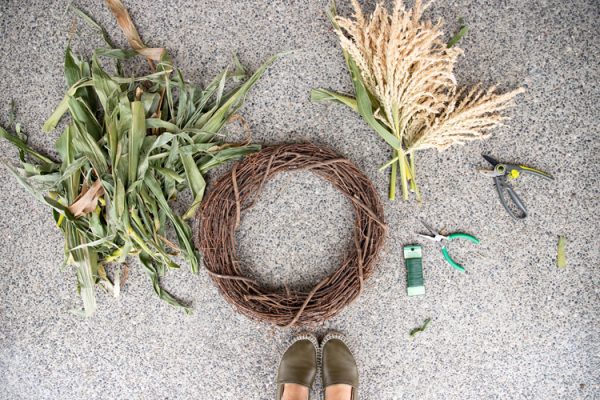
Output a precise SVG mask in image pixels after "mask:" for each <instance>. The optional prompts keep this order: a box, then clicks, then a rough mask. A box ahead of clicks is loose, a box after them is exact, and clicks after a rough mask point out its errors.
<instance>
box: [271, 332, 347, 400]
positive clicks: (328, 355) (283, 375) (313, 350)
mask: <svg viewBox="0 0 600 400" xmlns="http://www.w3.org/2000/svg"><path fill="white" fill-rule="evenodd" d="M319 369H320V370H321V379H322V381H323V388H327V387H328V386H331V385H338V384H345V385H350V386H352V395H351V397H350V399H351V400H358V368H357V367H356V361H354V356H353V355H352V353H351V352H350V349H348V346H346V344H345V343H344V337H343V336H342V335H340V334H339V333H336V332H331V333H328V334H327V335H325V337H324V338H323V341H322V342H321V346H320V347H319V342H318V341H317V338H316V337H314V336H313V335H311V334H303V335H301V336H298V337H297V338H296V340H295V341H294V343H292V344H291V345H290V347H288V349H287V350H286V351H285V353H284V354H283V356H282V357H281V362H280V363H279V370H278V372H277V397H276V400H281V399H282V397H283V392H284V385H285V384H297V385H301V386H306V387H307V388H308V393H309V396H308V397H309V398H310V389H311V387H312V385H313V383H314V381H315V378H316V376H317V374H318V371H319Z"/></svg>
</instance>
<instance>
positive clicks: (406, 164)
mask: <svg viewBox="0 0 600 400" xmlns="http://www.w3.org/2000/svg"><path fill="white" fill-rule="evenodd" d="M351 1H352V5H353V7H354V15H353V17H352V18H345V17H341V16H338V15H336V11H335V5H333V6H332V9H331V10H330V14H329V15H330V19H331V22H332V24H333V27H334V30H335V32H336V34H337V36H338V38H339V41H340V45H341V47H342V50H343V53H344V57H345V59H346V62H347V64H348V68H349V69H350V72H351V74H352V81H353V84H354V89H355V95H356V98H352V97H350V96H347V95H343V94H339V93H335V92H332V91H329V90H326V89H315V90H313V91H312V94H311V98H312V99H313V100H314V101H335V102H339V103H342V104H345V105H347V106H349V107H351V108H352V109H353V110H355V111H357V112H358V113H359V114H360V115H361V116H362V117H363V118H364V119H365V121H366V122H367V123H368V124H369V126H371V127H372V128H373V129H374V130H375V131H376V132H377V133H378V134H379V135H380V136H381V137H382V138H383V139H384V140H385V141H386V142H387V143H388V144H389V145H390V146H391V147H392V149H393V150H392V151H393V155H392V158H391V160H390V161H389V162H387V163H386V164H384V165H383V166H382V167H381V169H382V170H383V169H385V168H387V167H391V179H390V192H389V197H390V199H391V200H393V199H394V198H395V193H396V181H397V174H398V170H399V172H400V182H401V185H402V193H403V198H404V199H405V200H406V199H408V193H409V190H410V191H411V192H415V193H416V196H417V198H418V199H419V200H420V193H419V190H418V186H417V181H416V168H415V152H416V151H418V150H423V149H427V148H436V149H438V150H440V151H441V150H444V149H446V148H448V147H449V146H451V145H453V144H463V143H464V142H466V141H470V140H479V139H484V138H486V137H488V136H489V133H488V131H489V130H490V129H492V128H494V127H496V126H498V125H499V124H500V123H501V122H502V120H504V119H506V117H505V116H503V115H502V113H501V112H502V111H503V110H505V109H506V108H508V107H509V106H511V105H512V101H511V100H512V99H513V97H514V96H515V95H517V94H518V93H521V92H523V89H516V90H513V91H511V92H509V93H506V94H502V95H500V94H496V93H495V89H494V88H493V87H492V88H490V89H488V90H481V89H480V88H479V86H476V87H475V88H473V89H471V90H466V89H464V88H458V86H457V82H456V77H455V76H454V72H453V70H454V66H455V64H456V61H457V59H458V57H459V56H460V55H462V54H463V51H462V50H461V49H460V48H458V47H456V46H454V44H455V43H452V45H451V46H450V45H449V44H448V42H447V41H446V40H445V39H444V33H443V31H442V21H441V20H439V21H438V22H437V23H435V24H434V23H432V22H431V21H423V20H422V16H423V11H424V10H425V9H426V8H427V5H425V6H423V5H422V3H421V0H416V1H415V4H414V7H413V8H412V9H406V8H405V6H404V2H403V0H396V1H395V3H394V7H393V10H392V12H391V13H390V12H389V11H388V9H387V8H386V6H385V5H384V4H382V3H378V4H377V5H376V7H375V11H374V12H373V14H372V15H371V16H369V17H368V18H367V17H366V16H365V15H364V13H363V11H362V8H361V6H360V4H359V3H358V1H357V0H351ZM459 39H460V37H459ZM459 39H453V41H457V40H459Z"/></svg>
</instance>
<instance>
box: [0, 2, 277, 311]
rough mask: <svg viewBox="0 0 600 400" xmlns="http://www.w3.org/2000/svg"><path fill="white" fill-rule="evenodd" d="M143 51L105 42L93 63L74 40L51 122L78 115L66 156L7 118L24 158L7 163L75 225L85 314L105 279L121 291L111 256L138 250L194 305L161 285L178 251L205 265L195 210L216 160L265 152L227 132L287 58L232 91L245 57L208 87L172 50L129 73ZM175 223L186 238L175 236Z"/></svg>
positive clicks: (154, 276)
mask: <svg viewBox="0 0 600 400" xmlns="http://www.w3.org/2000/svg"><path fill="white" fill-rule="evenodd" d="M84 15H85V14H84ZM88 18H89V17H88ZM90 21H92V22H93V20H91V19H90ZM90 21H88V23H92V22H90ZM102 32H104V33H105V31H104V30H102ZM104 36H105V35H104ZM107 43H109V46H110V45H111V43H110V42H109V41H108V40H107ZM135 55H136V52H134V51H130V50H121V49H115V48H109V49H98V50H96V51H95V53H94V56H93V57H92V59H91V61H84V60H80V59H79V58H78V57H76V56H75V55H74V54H73V53H72V51H71V49H70V48H67V50H66V54H65V77H66V81H67V85H68V87H69V89H68V90H67V93H66V94H65V97H64V99H63V100H62V101H61V103H60V104H59V105H58V107H57V108H56V110H55V111H54V113H53V114H52V115H51V116H50V118H49V119H48V120H47V121H46V123H45V124H44V127H43V128H44V131H51V130H53V129H55V127H56V126H57V124H58V123H59V121H60V120H61V119H62V117H63V115H64V114H67V113H68V114H69V116H70V120H69V122H68V124H67V126H66V128H65V129H64V132H63V133H62V135H61V136H60V137H59V138H58V140H57V141H56V150H57V152H58V154H59V156H60V161H54V160H52V159H51V158H50V157H48V156H45V155H43V154H41V153H38V152H37V151H35V150H33V149H32V148H30V147H29V146H28V145H27V144H26V143H25V141H24V140H23V139H22V138H21V135H20V134H19V132H17V134H10V133H8V132H7V131H6V130H5V129H2V128H0V137H2V138H4V139H6V140H7V141H9V142H11V143H12V144H13V145H14V146H15V147H16V148H18V149H19V151H20V154H21V157H20V162H19V163H18V165H10V164H9V165H7V166H8V168H9V169H10V171H11V172H12V173H13V174H14V176H15V177H16V178H17V179H18V180H19V182H20V183H21V184H22V185H23V186H24V187H25V188H26V189H27V190H28V191H29V192H30V193H32V194H33V195H34V196H35V197H36V198H37V199H38V200H40V201H41V202H43V203H44V204H46V205H47V206H48V207H49V208H50V209H51V210H52V215H53V217H54V220H55V222H56V225H57V227H58V228H59V229H60V230H61V231H62V232H63V233H64V235H65V261H66V263H67V264H69V265H72V266H74V267H75V271H76V274H77V281H78V291H79V293H80V294H81V297H82V300H83V310H80V311H77V313H80V314H81V315H84V316H90V315H92V314H93V313H94V311H95V310H96V299H95V294H94V293H95V286H96V285H97V284H102V287H103V288H113V289H114V290H115V291H118V290H119V287H120V286H121V282H120V280H119V279H120V278H118V275H117V274H115V275H116V276H115V278H114V280H113V282H111V281H109V278H108V277H107V275H106V272H105V266H106V265H107V264H109V263H121V264H123V265H125V266H126V265H127V264H125V263H126V260H127V258H128V257H138V258H139V260H140V261H141V265H143V267H144V268H145V270H146V272H147V273H148V276H149V277H150V279H151V281H152V285H153V288H154V290H155V292H156V293H157V294H158V296H159V297H160V298H161V299H162V300H164V301H166V302H167V303H169V304H172V305H174V306H177V307H181V308H183V309H184V310H185V311H186V312H188V311H189V310H190V308H189V306H188V305H186V304H184V303H182V302H181V301H179V300H177V299H176V298H175V297H173V296H172V295H171V294H169V293H168V292H167V291H165V290H164V289H162V287H161V286H160V284H159V281H160V277H161V276H163V275H164V274H165V272H166V271H167V270H169V269H173V268H179V265H178V264H177V263H176V262H175V261H174V257H176V256H178V257H181V258H182V259H184V260H185V261H186V262H187V263H188V264H189V266H190V268H191V271H192V272H193V273H197V272H198V265H199V254H198V252H197V250H196V249H195V247H194V244H193V240H192V231H191V228H190V226H189V225H188V223H187V222H185V219H187V218H190V217H192V216H193V215H194V214H195V212H196V210H197V208H198V206H199V204H200V202H201V200H202V196H203V194H204V189H205V186H206V184H205V181H204V178H203V176H204V174H205V173H206V172H207V171H208V170H210V169H212V168H214V167H216V166H218V165H220V164H222V163H224V162H227V161H230V160H235V159H239V158H241V157H243V156H244V155H246V154H249V153H252V152H255V151H257V150H259V148H260V147H259V146H258V145H253V144H247V143H242V144H224V143H223V135H222V134H221V131H222V128H223V126H224V125H225V124H226V123H227V121H228V120H229V119H230V118H231V117H232V116H233V115H234V114H235V113H236V112H237V110H238V109H239V108H240V107H241V105H242V103H243V101H244V97H245V95H246V94H247V93H248V91H249V90H250V88H251V87H252V86H253V85H254V83H255V82H256V81H257V80H258V78H259V77H260V76H261V75H262V74H263V73H264V72H265V70H266V69H267V68H268V67H269V66H270V65H271V64H272V63H273V62H274V61H275V59H276V58H277V56H274V57H271V58H270V59H269V60H267V61H266V62H265V63H264V64H263V65H262V66H261V67H260V68H259V69H258V70H257V71H256V72H255V73H254V74H253V75H252V76H250V77H249V78H248V79H247V80H246V81H245V82H243V83H242V84H240V85H238V86H237V87H235V88H234V89H232V90H229V91H226V90H225V88H226V87H230V86H231V84H230V82H232V81H235V82H237V81H239V80H240V79H243V77H244V74H245V73H244V71H243V70H242V69H241V66H240V64H239V62H238V61H237V60H235V63H234V64H235V69H234V70H225V71H223V72H222V73H220V74H219V75H218V76H217V77H216V78H215V79H214V80H213V81H212V82H211V83H209V84H208V85H207V86H206V87H205V88H200V87H197V86H194V85H192V84H190V83H189V82H186V81H185V80H184V78H183V76H182V74H181V72H180V71H178V70H176V69H174V67H173V64H172V61H171V59H170V57H169V55H168V54H167V53H166V51H163V52H162V56H161V57H160V61H158V62H157V64H156V66H155V72H153V73H151V74H149V75H146V76H139V77H125V76H123V75H122V74H119V71H121V65H120V62H121V61H123V60H125V59H129V58H131V57H133V56H135ZM100 57H110V58H112V59H116V62H117V65H116V71H117V73H116V74H114V75H111V73H109V72H107V71H106V70H105V69H104V68H103V67H102V66H101V64H100V62H99V58H100ZM25 156H27V157H25ZM98 182H99V183H98ZM94 184H95V186H94ZM185 189H190V190H191V192H192V195H193V202H192V204H191V206H190V207H189V209H188V211H187V212H186V213H185V214H184V215H183V216H180V215H177V214H176V213H175V212H174V211H173V210H172V209H171V207H170V205H169V202H170V201H172V200H174V199H175V198H176V197H177V195H178V194H179V193H180V192H181V191H183V190H185ZM88 190H89V191H91V190H94V191H93V192H87V191H88ZM86 192H87V194H86ZM171 229H172V231H174V232H175V234H176V237H177V243H173V242H172V241H170V240H168V239H167V231H171ZM114 294H115V296H116V295H118V292H115V293H114Z"/></svg>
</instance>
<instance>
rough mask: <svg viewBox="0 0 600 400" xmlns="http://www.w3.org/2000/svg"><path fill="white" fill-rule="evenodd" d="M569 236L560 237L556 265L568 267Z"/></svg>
mask: <svg viewBox="0 0 600 400" xmlns="http://www.w3.org/2000/svg"><path fill="white" fill-rule="evenodd" d="M566 247H567V238H566V237H565V236H560V237H559V238H558V254H557V255H556V266H557V267H558V268H562V269H564V268H566V267H567V254H566V250H567V249H566Z"/></svg>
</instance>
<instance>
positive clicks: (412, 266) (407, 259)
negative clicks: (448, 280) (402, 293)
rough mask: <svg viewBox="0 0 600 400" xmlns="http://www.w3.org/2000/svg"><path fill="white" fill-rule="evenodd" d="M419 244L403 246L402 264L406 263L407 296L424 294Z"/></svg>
mask: <svg viewBox="0 0 600 400" xmlns="http://www.w3.org/2000/svg"><path fill="white" fill-rule="evenodd" d="M421 254H422V252H421V246H418V245H410V246H404V264H405V265H406V292H407V294H408V295H409V296H421V295H424V294H425V283H424V279H423V262H422V259H421Z"/></svg>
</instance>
